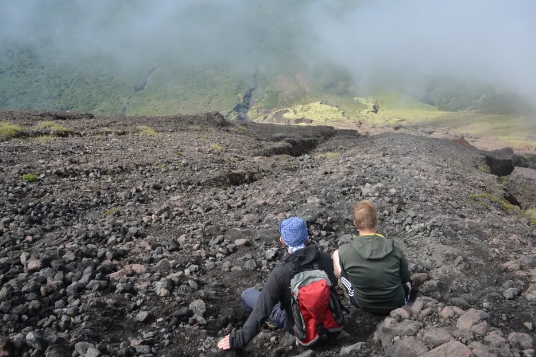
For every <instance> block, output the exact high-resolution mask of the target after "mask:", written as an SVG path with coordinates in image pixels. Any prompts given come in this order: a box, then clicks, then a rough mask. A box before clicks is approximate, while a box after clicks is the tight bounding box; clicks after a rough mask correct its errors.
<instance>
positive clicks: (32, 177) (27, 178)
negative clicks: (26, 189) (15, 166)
mask: <svg viewBox="0 0 536 357" xmlns="http://www.w3.org/2000/svg"><path fill="white" fill-rule="evenodd" d="M22 179H23V180H24V181H26V182H37V181H39V177H37V175H34V174H24V175H22Z"/></svg>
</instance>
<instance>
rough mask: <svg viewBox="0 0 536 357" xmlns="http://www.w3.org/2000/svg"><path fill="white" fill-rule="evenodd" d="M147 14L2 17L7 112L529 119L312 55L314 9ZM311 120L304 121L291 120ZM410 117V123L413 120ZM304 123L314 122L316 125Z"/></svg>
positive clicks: (498, 93)
mask: <svg viewBox="0 0 536 357" xmlns="http://www.w3.org/2000/svg"><path fill="white" fill-rule="evenodd" d="M372 3H373V2H370V1H367V0H359V1H358V0H355V1H337V2H330V5H329V6H328V7H327V9H326V10H325V11H323V12H322V13H323V14H324V13H325V14H329V15H330V16H333V17H334V18H335V19H336V18H342V17H343V14H344V13H345V12H347V13H350V14H351V13H354V12H355V13H356V14H357V15H359V14H360V11H361V9H362V11H363V12H364V13H365V14H366V13H367V11H368V9H369V7H370V6H371V4H372ZM148 4H149V3H145V2H141V1H136V0H111V1H107V2H106V4H105V5H97V4H89V3H85V2H82V1H78V0H59V1H55V2H50V3H46V2H36V1H32V2H31V3H30V4H29V5H28V6H27V7H26V8H20V9H19V8H18V7H9V6H7V5H2V6H7V7H6V8H5V9H3V10H5V11H4V12H6V13H7V14H8V15H9V14H11V12H9V11H13V14H12V15H13V17H14V19H11V18H9V16H7V17H6V18H5V19H4V20H5V21H4V22H3V25H2V26H4V27H1V28H0V110H9V109H35V110H60V111H67V110H69V111H75V112H91V113H94V114H125V115H176V114H178V113H181V114H195V113H200V112H207V111H219V112H221V113H222V114H224V115H225V116H226V117H227V118H230V119H246V120H247V119H259V118H263V117H266V116H274V115H276V116H277V115H278V113H280V111H281V110H285V109H287V108H292V107H295V106H300V105H311V104H312V103H317V102H326V103H332V104H333V105H335V106H337V107H340V108H341V110H343V111H344V115H345V118H346V119H348V120H349V121H350V122H352V121H356V120H369V119H371V118H369V116H366V115H362V114H363V110H366V109H368V103H361V102H358V103H356V102H355V101H354V100H353V98H356V97H358V98H372V99H371V100H372V102H374V100H375V99H378V100H380V101H384V100H385V97H387V96H389V95H392V93H396V95H397V96H400V97H402V98H404V99H408V98H409V101H410V102H412V103H416V105H417V106H419V107H422V108H430V109H433V110H438V111H441V112H458V111H470V112H477V113H480V114H494V115H505V120H508V115H512V114H515V115H523V116H526V115H527V113H529V112H530V111H531V107H530V106H528V105H527V104H526V103H525V102H524V100H522V98H523V97H522V96H520V95H519V94H518V93H517V92H516V91H515V90H513V88H511V87H508V86H503V85H499V84H497V85H495V84H493V83H487V82H486V81H484V80H482V79H479V80H477V79H474V78H467V77H462V78H460V77H459V76H454V75H448V74H445V73H444V72H443V71H440V70H438V71H437V72H434V73H432V74H427V76H426V77H424V78H421V76H417V75H415V74H414V73H412V72H410V71H408V72H407V73H395V74H393V75H389V73H390V72H389V71H387V70H384V69H382V68H370V67H369V66H362V67H360V66H359V65H356V66H357V67H356V68H354V67H349V66H347V65H344V64H341V63H339V62H340V61H339V60H340V58H338V56H337V55H336V54H335V53H333V54H331V53H330V52H326V51H324V50H323V49H322V48H316V44H317V42H318V37H319V36H320V34H317V33H316V32H315V31H320V29H321V28H323V27H322V26H324V25H325V23H324V22H326V21H327V20H325V19H324V20H323V22H320V20H321V17H319V14H317V13H316V12H315V11H320V10H318V9H316V8H315V6H314V5H315V4H314V3H313V2H310V1H305V0H300V1H292V2H288V1H281V0H278V1H271V2H269V3H266V2H263V1H258V0H254V1H248V2H245V1H237V2H236V4H235V3H226V5H225V6H224V5H222V4H218V2H215V3H212V2H207V3H201V4H199V3H196V2H195V1H190V0H189V1H185V2H184V4H182V5H181V4H174V3H173V2H170V1H163V2H162V3H160V4H159V5H156V4H155V5H148ZM13 9H14V10H13ZM15 10H18V12H17V11H15ZM380 10H381V9H379V10H377V11H380ZM382 12H383V11H382ZM19 16H25V17H22V18H21V19H19V18H18V17H19ZM22 24H27V26H23V25H22ZM329 29H331V28H329ZM331 30H333V31H335V30H337V29H336V28H333V29H331ZM344 34H345V35H346V36H349V37H348V38H349V39H351V38H354V37H355V36H353V35H352V33H351V32H347V33H344ZM372 35H373V33H371V36H372ZM337 40H343V39H337ZM343 42H344V41H343ZM357 45H359V43H358V44H356V46H357ZM319 51H320V52H321V53H322V55H323V56H320V54H319V53H318V52H319ZM357 63H359V62H357ZM377 72H380V74H381V75H380V74H378V73H377ZM383 72H385V73H383ZM417 74H418V73H417ZM414 77H415V78H414ZM484 77H485V78H487V77H489V74H486V76H484ZM362 78H368V79H367V80H366V81H364V80H363V79H362ZM412 105H413V104H412ZM434 108H435V109H434ZM324 109H325V108H324ZM309 114H310V113H303V110H301V109H298V110H297V113H296V115H295V117H292V119H300V118H299V117H300V116H303V115H305V116H307V115H309ZM323 114H326V116H324V117H323V118H326V119H327V120H337V119H340V116H339V115H338V114H337V113H336V112H334V113H323ZM411 114H412V113H409V112H407V111H406V112H405V113H404V115H406V116H408V115H409V116H410V117H411V118H409V120H413V119H416V118H414V117H412V115H411ZM421 114H426V115H430V113H415V115H418V117H417V118H420V117H421V116H422V115H421ZM432 115H433V114H432ZM306 119H312V120H313V121H316V120H317V118H315V117H314V115H312V117H311V118H309V117H307V118H306Z"/></svg>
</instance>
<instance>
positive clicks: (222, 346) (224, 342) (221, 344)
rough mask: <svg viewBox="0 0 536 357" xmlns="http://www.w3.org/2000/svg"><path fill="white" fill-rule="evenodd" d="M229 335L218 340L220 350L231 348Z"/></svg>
mask: <svg viewBox="0 0 536 357" xmlns="http://www.w3.org/2000/svg"><path fill="white" fill-rule="evenodd" d="M229 337H230V336H229V335H227V336H225V337H224V338H222V339H221V340H220V342H218V348H219V349H220V350H229V349H231V341H230V340H229Z"/></svg>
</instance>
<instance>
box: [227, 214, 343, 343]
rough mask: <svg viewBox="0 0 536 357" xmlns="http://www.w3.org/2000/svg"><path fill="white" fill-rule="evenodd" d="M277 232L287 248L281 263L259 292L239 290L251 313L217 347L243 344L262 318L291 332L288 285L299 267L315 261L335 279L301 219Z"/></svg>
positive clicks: (289, 221) (288, 222)
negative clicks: (239, 327) (238, 327)
mask: <svg viewBox="0 0 536 357" xmlns="http://www.w3.org/2000/svg"><path fill="white" fill-rule="evenodd" d="M279 233H280V237H279V241H280V243H281V244H282V245H283V246H284V247H286V248H287V252H288V254H285V256H284V257H283V262H282V264H280V265H278V266H277V267H275V268H274V269H273V270H272V272H271V273H270V275H269V276H268V279H267V280H266V284H265V285H264V287H263V288H262V290H261V291H258V290H256V289H254V288H249V289H246V290H245V291H244V292H243V293H242V296H241V298H242V305H243V306H244V308H245V309H246V311H248V312H251V314H250V315H249V318H248V319H247V321H246V322H245V323H244V326H242V328H241V329H240V330H237V331H234V332H232V333H231V334H230V335H227V336H225V337H224V338H223V339H222V340H220V341H219V342H218V348H220V349H223V350H228V349H237V348H243V347H245V346H246V345H247V344H248V343H249V342H250V341H251V340H252V339H253V338H254V337H255V336H256V335H257V334H258V333H259V332H260V331H261V327H262V324H263V323H264V322H265V321H266V322H267V323H268V324H269V325H271V326H272V327H275V328H280V329H284V330H285V331H287V332H289V333H293V326H294V321H293V318H292V311H291V295H290V288H289V287H290V280H291V279H292V277H293V276H294V274H295V273H296V272H298V271H300V269H301V268H302V267H308V266H312V265H313V264H315V263H316V264H317V265H318V268H319V269H320V270H323V271H325V272H326V274H327V275H328V277H329V279H330V281H333V282H334V281H337V278H336V277H335V273H334V270H333V261H332V259H331V256H330V255H329V254H328V253H324V252H321V251H320V249H319V248H318V247H317V246H316V245H315V244H311V242H310V239H309V231H308V230H307V224H306V223H305V221H304V220H303V219H301V218H299V217H290V218H288V219H285V220H284V221H282V222H281V224H280V225H279Z"/></svg>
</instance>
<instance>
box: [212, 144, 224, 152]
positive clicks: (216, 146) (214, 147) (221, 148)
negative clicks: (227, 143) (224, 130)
mask: <svg viewBox="0 0 536 357" xmlns="http://www.w3.org/2000/svg"><path fill="white" fill-rule="evenodd" d="M210 147H211V148H212V149H214V150H218V151H222V150H223V146H221V145H218V144H210Z"/></svg>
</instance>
